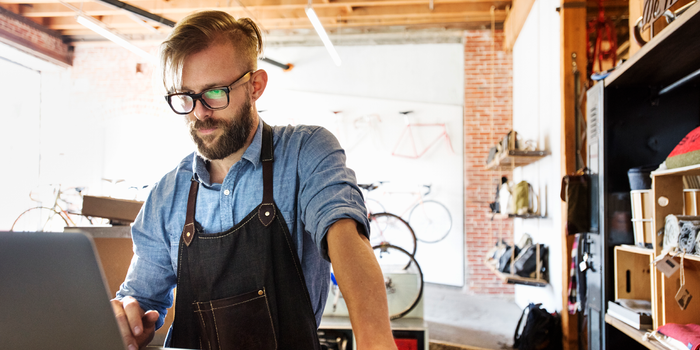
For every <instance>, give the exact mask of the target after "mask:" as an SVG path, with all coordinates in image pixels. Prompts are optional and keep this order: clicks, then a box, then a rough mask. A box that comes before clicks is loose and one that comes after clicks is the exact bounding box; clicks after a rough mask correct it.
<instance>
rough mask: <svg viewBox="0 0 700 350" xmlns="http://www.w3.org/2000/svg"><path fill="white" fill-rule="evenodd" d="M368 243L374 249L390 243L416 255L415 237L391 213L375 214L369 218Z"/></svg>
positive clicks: (404, 222) (404, 224)
mask: <svg viewBox="0 0 700 350" xmlns="http://www.w3.org/2000/svg"><path fill="white" fill-rule="evenodd" d="M369 230H370V231H369V243H370V244H371V245H372V246H373V247H374V246H376V245H379V244H381V243H390V244H393V245H395V246H397V247H401V248H403V249H405V250H406V251H407V252H408V253H409V254H411V255H415V254H416V235H415V233H413V229H411V226H409V225H408V223H407V222H406V221H404V219H402V218H400V217H399V216H398V215H394V214H392V213H375V214H372V215H370V216H369Z"/></svg>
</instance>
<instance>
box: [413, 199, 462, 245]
mask: <svg viewBox="0 0 700 350" xmlns="http://www.w3.org/2000/svg"><path fill="white" fill-rule="evenodd" d="M408 222H409V224H410V225H411V227H412V228H413V230H414V232H415V233H416V239H418V240H419V241H421V242H423V243H436V242H440V241H442V240H443V239H445V237H447V234H448V233H450V230H451V229H452V216H451V215H450V211H449V210H447V207H445V206H444V205H443V204H442V203H440V202H436V201H433V200H427V201H423V202H421V203H418V204H416V206H414V207H413V208H412V209H411V212H410V213H409V214H408Z"/></svg>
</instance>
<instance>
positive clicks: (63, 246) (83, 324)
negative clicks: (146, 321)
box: [0, 232, 125, 350]
mask: <svg viewBox="0 0 700 350" xmlns="http://www.w3.org/2000/svg"><path fill="white" fill-rule="evenodd" d="M109 299H110V296H109V295H108V293H107V288H106V285H105V282H104V277H103V275H102V271H101V268H100V265H99V263H98V260H97V258H96V255H95V250H94V247H93V243H92V241H91V239H90V238H88V237H87V236H85V235H83V234H81V233H49V232H0V342H1V343H2V345H0V347H2V348H3V349H52V350H63V349H66V350H67V349H71V350H75V349H90V350H94V349H105V350H124V349H125V347H124V344H123V342H122V338H121V335H120V333H119V329H118V327H117V323H116V320H115V318H114V313H113V312H112V308H111V306H110V303H109Z"/></svg>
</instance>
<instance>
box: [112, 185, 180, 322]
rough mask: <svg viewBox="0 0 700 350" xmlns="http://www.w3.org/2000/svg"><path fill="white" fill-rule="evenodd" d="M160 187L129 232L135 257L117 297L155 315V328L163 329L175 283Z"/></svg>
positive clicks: (148, 200) (146, 203) (175, 278)
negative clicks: (156, 315)
mask: <svg viewBox="0 0 700 350" xmlns="http://www.w3.org/2000/svg"><path fill="white" fill-rule="evenodd" d="M162 187H163V186H162V184H161V186H160V188H159V186H158V185H156V186H155V187H154V188H153V190H152V191H151V193H150V195H149V196H148V199H147V200H146V202H145V203H144V205H143V207H142V208H141V211H140V212H139V214H138V216H137V218H136V221H135V222H134V224H133V226H132V228H131V235H132V239H133V242H134V256H133V258H132V259H131V265H130V266H129V271H128V273H127V275H126V279H125V280H124V283H122V285H121V287H120V289H119V291H118V292H117V296H116V298H117V299H120V300H121V299H122V298H124V297H126V296H131V297H134V298H135V299H136V300H137V301H138V302H139V304H140V305H141V308H143V309H144V310H156V311H158V313H159V314H160V316H159V318H158V322H157V323H156V328H160V327H161V326H162V325H163V323H164V320H165V313H166V311H167V309H168V308H169V307H170V306H171V305H172V303H173V292H172V290H173V288H174V286H175V283H176V280H177V276H176V274H175V271H174V268H173V265H172V263H171V258H170V242H169V241H170V240H169V238H168V234H167V233H166V229H165V227H164V226H163V222H164V221H165V220H164V218H163V217H162V216H163V214H162V213H161V212H160V211H159V209H160V210H162V207H161V208H159V207H158V205H157V202H163V201H162V199H163V198H161V197H162V196H163V189H162ZM166 192H167V191H166ZM159 198H160V199H159Z"/></svg>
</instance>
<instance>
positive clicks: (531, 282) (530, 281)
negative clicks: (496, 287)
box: [484, 259, 549, 287]
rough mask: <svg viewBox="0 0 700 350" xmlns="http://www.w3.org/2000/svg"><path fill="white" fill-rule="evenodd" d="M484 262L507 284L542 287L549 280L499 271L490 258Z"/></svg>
mask: <svg viewBox="0 0 700 350" xmlns="http://www.w3.org/2000/svg"><path fill="white" fill-rule="evenodd" d="M484 264H485V265H486V266H487V267H488V268H489V269H490V270H491V271H492V272H493V273H494V274H495V275H496V276H498V278H500V279H501V280H502V281H503V282H506V283H508V284H523V285H527V286H534V287H544V286H546V285H547V284H549V282H548V281H547V280H543V279H536V278H527V277H521V276H518V275H513V274H510V273H503V272H501V271H498V268H496V265H494V263H493V262H491V260H488V259H487V260H484Z"/></svg>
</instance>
